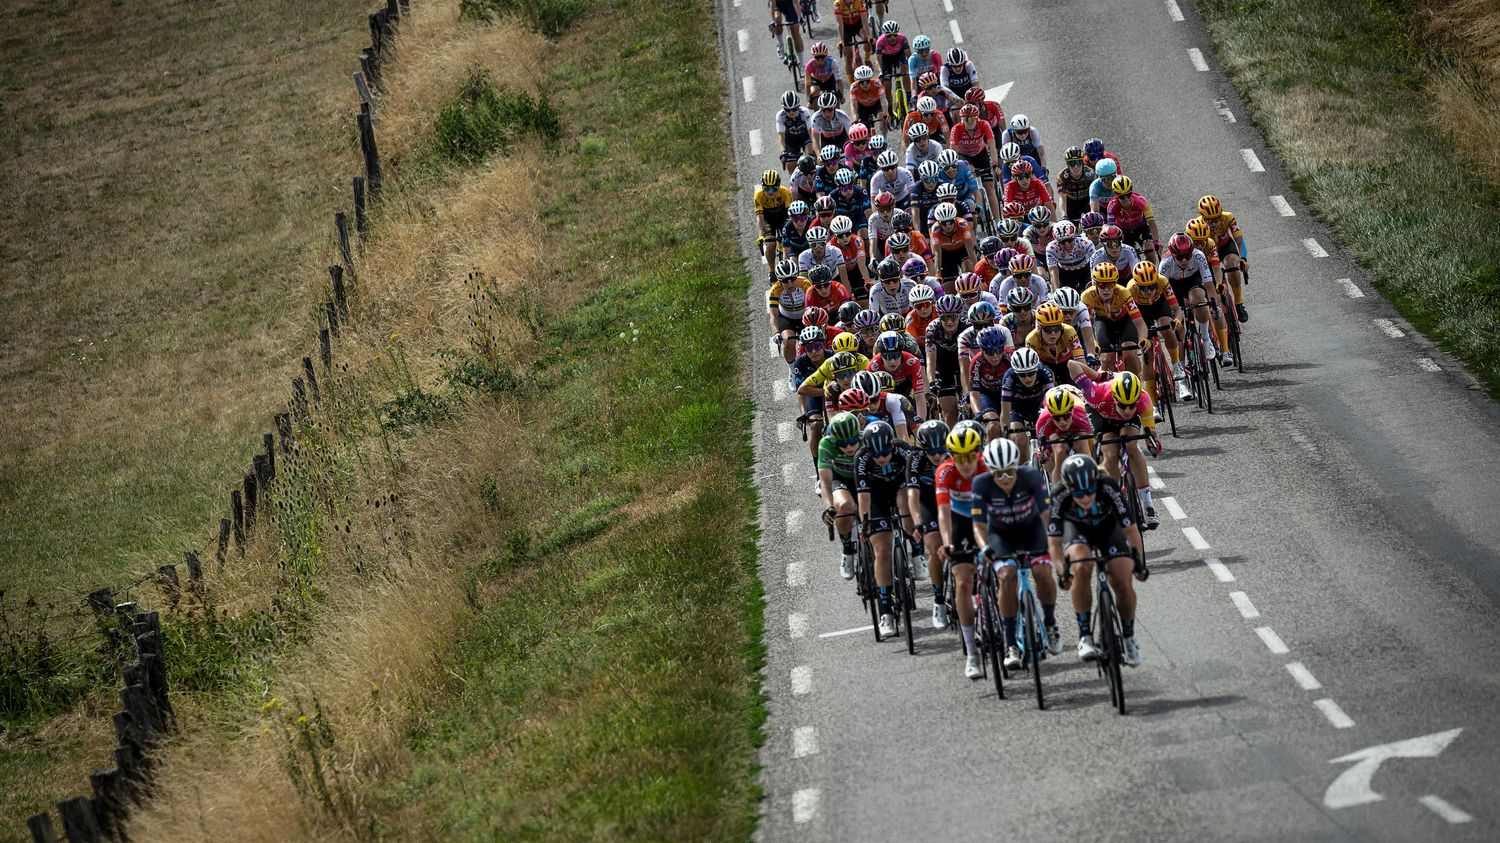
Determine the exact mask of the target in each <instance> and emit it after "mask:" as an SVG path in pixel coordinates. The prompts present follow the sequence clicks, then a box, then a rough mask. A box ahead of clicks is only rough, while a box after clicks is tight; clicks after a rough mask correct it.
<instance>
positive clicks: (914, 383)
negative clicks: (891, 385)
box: [868, 351, 922, 395]
mask: <svg viewBox="0 0 1500 843" xmlns="http://www.w3.org/2000/svg"><path fill="white" fill-rule="evenodd" d="M868 368H869V370H870V371H872V372H889V373H890V375H891V377H893V378H895V379H896V391H897V392H902V390H901V384H903V383H905V382H908V381H910V383H911V388H910V389H907V390H906V391H905V392H902V394H903V395H905V394H907V393H912V392H920V391H921V390H922V361H921V360H918V359H917V355H915V354H912V353H911V352H909V351H903V352H901V362H899V363H897V364H896V368H894V369H892V368H891V367H889V366H887V365H885V358H884V357H881V356H880V355H878V354H877V355H875V356H874V357H873V358H871V359H870V365H869V367H868Z"/></svg>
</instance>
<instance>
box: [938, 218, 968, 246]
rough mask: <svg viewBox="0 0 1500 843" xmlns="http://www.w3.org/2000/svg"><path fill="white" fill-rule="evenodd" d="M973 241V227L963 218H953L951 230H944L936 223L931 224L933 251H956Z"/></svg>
mask: <svg viewBox="0 0 1500 843" xmlns="http://www.w3.org/2000/svg"><path fill="white" fill-rule="evenodd" d="M973 243H974V229H972V228H970V227H969V223H968V222H967V221H965V220H961V219H960V220H955V221H954V222H953V230H952V231H949V232H944V231H943V227H942V226H941V225H939V224H937V223H933V226H932V248H933V249H934V250H935V251H942V252H958V251H962V250H964V249H965V248H967V247H968V246H970V245H972V244H973Z"/></svg>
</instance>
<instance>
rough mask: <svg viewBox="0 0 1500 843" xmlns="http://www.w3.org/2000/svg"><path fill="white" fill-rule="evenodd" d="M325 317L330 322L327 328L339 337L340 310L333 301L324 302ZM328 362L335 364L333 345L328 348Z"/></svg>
mask: <svg viewBox="0 0 1500 843" xmlns="http://www.w3.org/2000/svg"><path fill="white" fill-rule="evenodd" d="M323 318H324V320H325V321H327V322H328V329H327V330H328V331H329V333H331V334H332V335H333V336H335V337H337V336H338V335H339V310H338V308H337V307H336V306H334V303H333V302H331V301H325V302H323ZM328 363H329V365H333V348H332V347H331V346H330V347H329V350H328Z"/></svg>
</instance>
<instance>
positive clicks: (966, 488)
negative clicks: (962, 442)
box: [933, 457, 988, 539]
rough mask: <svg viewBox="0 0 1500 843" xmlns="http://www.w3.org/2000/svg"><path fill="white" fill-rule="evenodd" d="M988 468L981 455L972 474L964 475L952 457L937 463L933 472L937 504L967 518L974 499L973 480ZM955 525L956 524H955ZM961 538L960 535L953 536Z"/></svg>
mask: <svg viewBox="0 0 1500 843" xmlns="http://www.w3.org/2000/svg"><path fill="white" fill-rule="evenodd" d="M987 470H988V469H986V468H985V467H984V458H983V457H981V458H980V459H979V461H978V462H977V463H976V465H975V468H974V476H972V477H965V476H964V475H963V472H961V471H959V470H958V466H956V465H954V464H953V458H952V457H949V458H947V459H945V460H943V462H942V463H941V464H940V465H938V467H937V470H936V471H934V472H933V475H934V481H933V482H934V485H936V487H937V502H938V506H947V507H949V508H950V509H952V510H953V514H954V515H956V516H958V517H960V518H968V517H969V516H970V513H971V511H972V506H973V500H974V481H975V480H977V479H979V478H980V477H983V476H984V474H985V472H986V471H987ZM955 526H956V525H955ZM954 538H955V539H961V538H963V537H962V536H955V537H954Z"/></svg>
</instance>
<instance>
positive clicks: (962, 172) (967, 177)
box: [938, 161, 979, 202]
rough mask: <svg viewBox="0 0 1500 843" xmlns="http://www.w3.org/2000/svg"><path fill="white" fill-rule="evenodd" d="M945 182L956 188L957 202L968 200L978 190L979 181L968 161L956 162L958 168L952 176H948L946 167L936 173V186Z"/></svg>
mask: <svg viewBox="0 0 1500 843" xmlns="http://www.w3.org/2000/svg"><path fill="white" fill-rule="evenodd" d="M945 184H951V185H953V186H954V187H957V188H958V201H959V202H967V201H969V200H970V199H971V198H972V197H973V196H974V194H975V192H976V191H978V190H979V182H978V180H977V179H975V178H974V168H973V167H971V166H969V162H968V161H960V162H958V169H957V171H956V172H955V173H954V174H953V176H952V177H949V175H948V170H947V169H946V168H944V169H943V171H942V172H940V173H938V186H939V187H941V186H942V185H945Z"/></svg>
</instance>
